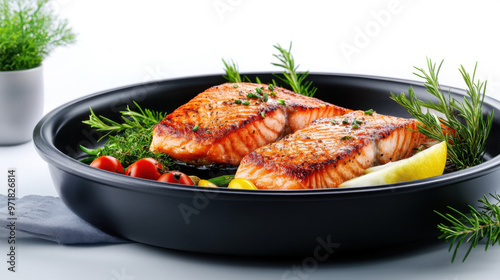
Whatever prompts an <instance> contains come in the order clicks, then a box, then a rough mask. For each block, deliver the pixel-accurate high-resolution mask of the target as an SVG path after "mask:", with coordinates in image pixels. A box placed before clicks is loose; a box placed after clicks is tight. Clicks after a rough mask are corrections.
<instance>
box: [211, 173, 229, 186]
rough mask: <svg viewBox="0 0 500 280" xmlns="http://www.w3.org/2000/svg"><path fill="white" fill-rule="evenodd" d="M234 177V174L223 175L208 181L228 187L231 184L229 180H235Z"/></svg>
mask: <svg viewBox="0 0 500 280" xmlns="http://www.w3.org/2000/svg"><path fill="white" fill-rule="evenodd" d="M233 179H234V175H223V176H219V177H215V178H212V179H209V180H208V181H210V182H211V183H213V184H215V185H217V186H218V187H221V188H227V186H228V185H229V182H231V180H233Z"/></svg>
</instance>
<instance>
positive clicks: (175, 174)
mask: <svg viewBox="0 0 500 280" xmlns="http://www.w3.org/2000/svg"><path fill="white" fill-rule="evenodd" d="M158 181H160V182H165V183H176V184H183V185H194V184H193V181H192V180H191V178H189V176H188V175H186V174H184V173H182V172H179V171H170V172H168V173H165V174H163V175H161V177H160V178H159V179H158Z"/></svg>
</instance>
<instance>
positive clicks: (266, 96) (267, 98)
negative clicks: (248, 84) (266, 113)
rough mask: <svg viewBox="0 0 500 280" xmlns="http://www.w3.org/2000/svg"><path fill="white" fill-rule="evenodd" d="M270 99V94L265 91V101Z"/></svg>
mask: <svg viewBox="0 0 500 280" xmlns="http://www.w3.org/2000/svg"><path fill="white" fill-rule="evenodd" d="M267 100H269V96H268V95H267V92H264V102H267Z"/></svg>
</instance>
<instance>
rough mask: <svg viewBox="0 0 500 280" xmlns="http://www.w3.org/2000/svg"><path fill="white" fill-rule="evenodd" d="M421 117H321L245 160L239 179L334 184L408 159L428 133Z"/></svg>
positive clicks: (269, 185)
mask: <svg viewBox="0 0 500 280" xmlns="http://www.w3.org/2000/svg"><path fill="white" fill-rule="evenodd" d="M407 128H411V129H413V130H415V129H417V121H416V120H412V119H403V118H397V117H391V116H384V115H380V114H377V113H373V114H372V115H366V114H365V113H364V112H363V111H354V112H351V113H348V114H345V115H344V116H341V117H334V118H322V119H319V120H316V121H313V122H312V123H311V124H310V125H308V126H307V127H305V128H304V129H301V130H298V131H296V132H295V133H293V134H290V135H288V136H286V137H285V138H283V139H281V140H280V141H278V142H275V143H273V144H270V145H267V146H265V147H261V148H259V149H257V150H255V151H253V152H252V153H250V154H249V155H247V156H246V157H245V158H244V159H243V160H242V161H241V164H240V166H239V168H238V171H237V172H236V176H235V177H236V178H245V179H248V180H251V181H252V182H253V183H254V184H255V185H256V186H257V188H259V189H316V188H335V187H337V186H338V185H340V184H341V183H343V182H344V181H347V180H349V179H352V178H354V177H357V176H360V175H361V174H362V173H363V172H364V170H365V169H366V168H368V167H370V166H372V165H377V164H384V163H387V162H390V161H396V160H399V159H403V158H406V157H408V156H410V155H411V154H412V152H414V149H415V148H418V147H419V146H420V144H421V143H423V142H425V141H426V140H427V137H425V136H424V135H422V134H421V133H418V132H412V131H411V130H408V129H407Z"/></svg>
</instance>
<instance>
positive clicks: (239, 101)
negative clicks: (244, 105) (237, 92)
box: [234, 100, 242, 104]
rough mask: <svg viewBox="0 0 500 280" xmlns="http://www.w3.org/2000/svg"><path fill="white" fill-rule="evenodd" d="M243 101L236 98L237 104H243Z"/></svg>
mask: <svg viewBox="0 0 500 280" xmlns="http://www.w3.org/2000/svg"><path fill="white" fill-rule="evenodd" d="M241 102H242V101H241V100H235V101H234V103H236V104H241Z"/></svg>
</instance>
